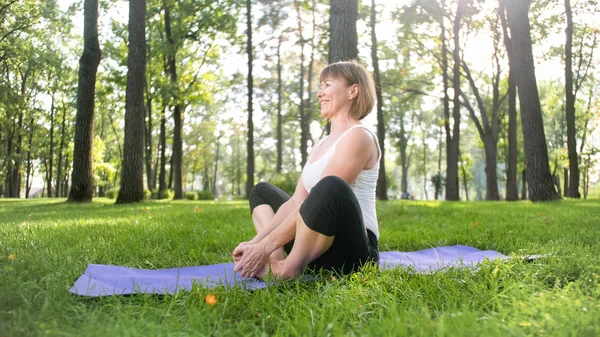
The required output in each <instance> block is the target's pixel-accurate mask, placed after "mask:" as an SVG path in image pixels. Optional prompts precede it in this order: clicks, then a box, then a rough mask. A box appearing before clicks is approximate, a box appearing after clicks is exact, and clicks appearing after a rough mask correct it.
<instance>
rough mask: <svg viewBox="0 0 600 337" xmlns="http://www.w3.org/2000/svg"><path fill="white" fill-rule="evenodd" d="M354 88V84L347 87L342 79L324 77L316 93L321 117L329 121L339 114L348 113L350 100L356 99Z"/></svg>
mask: <svg viewBox="0 0 600 337" xmlns="http://www.w3.org/2000/svg"><path fill="white" fill-rule="evenodd" d="M356 87H357V85H356V84H354V85H351V86H349V85H348V83H346V80H344V79H343V78H334V77H326V78H325V79H324V80H323V81H322V82H321V89H320V90H319V91H318V92H317V97H318V98H319V103H320V104H321V116H322V117H324V118H327V119H331V118H332V117H333V116H335V115H337V114H339V113H340V112H344V111H345V112H346V113H349V111H350V104H351V102H352V99H353V98H354V97H356V92H355V91H357V90H356Z"/></svg>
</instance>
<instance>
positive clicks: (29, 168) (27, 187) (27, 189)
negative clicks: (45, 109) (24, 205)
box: [25, 113, 52, 199]
mask: <svg viewBox="0 0 600 337" xmlns="http://www.w3.org/2000/svg"><path fill="white" fill-rule="evenodd" d="M34 123H35V119H34V118H33V113H32V114H31V119H30V120H29V139H28V147H27V178H26V180H25V198H26V199H29V192H30V191H31V185H30V181H32V180H33V179H30V178H31V176H32V173H33V172H32V166H33V164H32V158H31V149H32V148H33V147H32V144H33V127H34ZM51 197H52V195H51V194H48V198H51Z"/></svg>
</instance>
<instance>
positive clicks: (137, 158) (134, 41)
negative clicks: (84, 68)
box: [116, 0, 146, 204]
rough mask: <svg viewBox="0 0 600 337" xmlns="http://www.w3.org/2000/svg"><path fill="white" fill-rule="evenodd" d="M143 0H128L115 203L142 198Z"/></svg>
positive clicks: (144, 36)
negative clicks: (120, 161)
mask: <svg viewBox="0 0 600 337" xmlns="http://www.w3.org/2000/svg"><path fill="white" fill-rule="evenodd" d="M145 74H146V0H129V54H128V57H127V88H126V93H125V140H124V148H123V164H122V169H121V188H120V189H119V196H118V197H117V200H116V203H117V204H123V203H132V202H139V201H142V200H144V125H145V122H144V82H145V79H146V77H145Z"/></svg>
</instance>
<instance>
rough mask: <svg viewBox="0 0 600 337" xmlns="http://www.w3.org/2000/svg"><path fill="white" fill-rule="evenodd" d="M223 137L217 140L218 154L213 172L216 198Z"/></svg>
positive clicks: (216, 154)
mask: <svg viewBox="0 0 600 337" xmlns="http://www.w3.org/2000/svg"><path fill="white" fill-rule="evenodd" d="M220 140H221V136H219V138H217V152H216V153H215V169H214V171H213V193H214V196H215V198H216V197H218V195H217V173H218V172H219V149H220V147H221V141H220Z"/></svg>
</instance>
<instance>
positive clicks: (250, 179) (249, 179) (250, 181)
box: [246, 0, 302, 198]
mask: <svg viewBox="0 0 600 337" xmlns="http://www.w3.org/2000/svg"><path fill="white" fill-rule="evenodd" d="M246 34H247V37H248V41H247V46H246V53H247V54H248V142H247V151H248V158H247V159H246V198H248V197H249V196H250V190H251V189H252V187H254V121H253V120H252V95H253V78H252V59H253V54H252V1H251V0H246ZM300 99H302V98H300Z"/></svg>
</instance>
